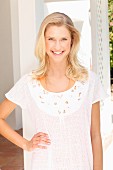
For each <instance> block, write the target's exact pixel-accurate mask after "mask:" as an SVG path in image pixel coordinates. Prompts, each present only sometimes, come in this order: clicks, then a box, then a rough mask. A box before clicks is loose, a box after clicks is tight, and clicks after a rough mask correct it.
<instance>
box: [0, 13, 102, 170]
mask: <svg viewBox="0 0 113 170" xmlns="http://www.w3.org/2000/svg"><path fill="white" fill-rule="evenodd" d="M79 42H80V34H79V32H78V31H77V30H76V28H74V25H73V23H72V21H71V19H70V18H69V17H68V16H67V15H65V14H63V13H59V12H55V13H52V14H50V15H48V16H47V17H46V18H45V19H44V21H43V22H42V24H41V27H40V30H39V34H38V39H37V43H36V50H35V53H36V56H37V58H38V59H39V61H40V64H39V67H38V69H37V70H35V71H32V73H30V74H27V75H25V76H23V77H22V78H21V79H20V80H19V81H18V82H17V83H16V85H15V86H14V87H13V88H12V89H11V90H10V91H9V92H8V93H7V94H6V99H5V100H4V101H3V103H1V105H0V133H1V134H2V135H3V136H4V137H6V138H7V139H8V140H10V141H11V142H13V143H14V144H16V145H17V146H19V147H21V148H22V149H24V150H27V151H32V167H31V169H32V170H102V169H103V168H102V141H101V134H100V99H101V98H102V97H104V96H102V95H101V87H100V83H99V81H98V78H97V76H96V74H95V73H93V72H91V71H87V69H86V68H85V67H83V66H82V65H81V64H80V63H79V61H78V59H77V52H78V47H79ZM16 105H20V106H21V108H22V109H23V110H25V111H26V112H27V113H28V115H29V117H30V121H31V122H32V124H34V127H33V128H34V129H35V134H33V137H32V139H31V140H30V141H29V140H28V139H25V138H23V137H22V136H20V135H19V134H17V133H16V132H15V131H14V130H12V129H11V128H10V127H9V126H8V125H7V123H6V122H5V119H6V117H7V116H8V115H9V114H10V113H11V112H12V111H13V110H14V109H15V108H16ZM31 122H29V123H31Z"/></svg>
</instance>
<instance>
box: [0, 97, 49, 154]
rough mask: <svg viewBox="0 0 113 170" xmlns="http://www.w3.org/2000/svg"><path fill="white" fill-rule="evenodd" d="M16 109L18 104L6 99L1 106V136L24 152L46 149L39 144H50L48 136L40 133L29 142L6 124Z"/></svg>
mask: <svg viewBox="0 0 113 170" xmlns="http://www.w3.org/2000/svg"><path fill="white" fill-rule="evenodd" d="M15 108H16V104H15V103H13V102H11V101H9V100H8V99H5V100H4V101H3V102H2V103H1V104H0V134H1V135H3V136H4V137H5V138H7V139H8V140H9V141H11V142H12V143H14V144H15V145H17V146H19V147H20V148H22V149H24V150H28V151H31V150H33V149H35V148H42V149H45V148H46V147H45V146H41V145H38V144H48V140H49V139H48V136H47V134H45V133H42V132H40V133H38V134H36V135H34V137H33V138H32V139H31V140H30V141H28V140H26V139H24V138H23V137H22V136H21V135H19V134H18V133H17V132H16V131H14V130H13V129H12V128H11V127H10V126H9V125H8V124H7V123H6V121H5V119H6V118H7V117H8V115H9V114H10V113H11V112H12V111H13V110H14V109H15Z"/></svg>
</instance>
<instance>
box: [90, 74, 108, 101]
mask: <svg viewBox="0 0 113 170" xmlns="http://www.w3.org/2000/svg"><path fill="white" fill-rule="evenodd" d="M93 78H94V89H93V100H92V104H93V103H96V102H98V101H101V100H105V99H106V98H107V97H108V95H107V93H106V92H105V90H104V88H103V86H102V84H101V82H100V79H99V77H98V76H97V75H96V74H94V77H93Z"/></svg>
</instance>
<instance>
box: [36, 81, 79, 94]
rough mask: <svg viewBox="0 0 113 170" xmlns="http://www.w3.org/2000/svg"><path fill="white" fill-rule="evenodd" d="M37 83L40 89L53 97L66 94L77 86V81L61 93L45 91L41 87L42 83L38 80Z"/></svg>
mask: <svg viewBox="0 0 113 170" xmlns="http://www.w3.org/2000/svg"><path fill="white" fill-rule="evenodd" d="M37 81H38V84H39V85H40V87H41V89H42V90H43V91H45V92H46V93H50V94H54V95H60V94H64V93H68V92H69V91H71V90H73V89H75V87H76V86H77V84H78V80H77V81H75V82H74V84H73V85H72V87H70V88H69V89H67V90H65V91H61V92H53V91H49V90H47V89H45V88H44V87H43V85H42V83H41V82H40V80H37Z"/></svg>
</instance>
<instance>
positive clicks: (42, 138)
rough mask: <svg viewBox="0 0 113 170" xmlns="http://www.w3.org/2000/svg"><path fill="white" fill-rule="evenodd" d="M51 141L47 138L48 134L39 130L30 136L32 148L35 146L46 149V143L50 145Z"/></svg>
mask: <svg viewBox="0 0 113 170" xmlns="http://www.w3.org/2000/svg"><path fill="white" fill-rule="evenodd" d="M50 144H51V141H50V139H49V136H48V134H46V133H43V132H39V133H37V134H35V135H34V137H33V138H32V147H33V149H35V148H40V149H47V145H50Z"/></svg>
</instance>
